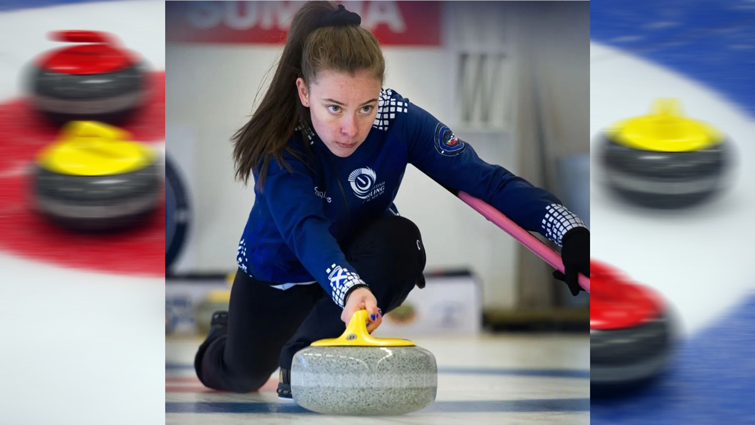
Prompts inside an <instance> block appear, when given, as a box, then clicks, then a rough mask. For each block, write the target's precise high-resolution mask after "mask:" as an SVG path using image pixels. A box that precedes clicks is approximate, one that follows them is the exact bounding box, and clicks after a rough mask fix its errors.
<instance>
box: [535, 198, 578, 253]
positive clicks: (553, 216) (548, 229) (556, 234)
mask: <svg viewBox="0 0 755 425" xmlns="http://www.w3.org/2000/svg"><path fill="white" fill-rule="evenodd" d="M545 210H546V214H545V217H543V230H545V237H546V238H548V239H550V240H552V241H553V242H555V243H556V244H557V245H558V246H561V239H562V238H563V237H564V235H565V234H566V232H568V231H569V230H571V229H573V228H575V227H587V226H585V222H584V221H582V219H580V218H579V217H577V216H576V215H574V214H573V213H572V212H571V211H569V210H567V209H566V207H564V206H563V205H558V204H551V205H548V206H547V207H546V208H545Z"/></svg>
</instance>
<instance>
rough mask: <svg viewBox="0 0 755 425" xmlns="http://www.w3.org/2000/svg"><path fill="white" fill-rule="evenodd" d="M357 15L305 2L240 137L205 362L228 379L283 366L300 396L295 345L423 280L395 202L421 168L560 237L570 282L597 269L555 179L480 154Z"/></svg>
mask: <svg viewBox="0 0 755 425" xmlns="http://www.w3.org/2000/svg"><path fill="white" fill-rule="evenodd" d="M360 22H361V20H360V17H359V16H358V15H357V14H355V13H351V12H349V11H347V10H345V9H344V7H343V6H336V5H335V4H333V3H330V2H310V3H306V4H305V5H304V6H302V8H301V9H300V10H299V11H298V12H297V14H296V15H295V16H294V19H293V21H292V24H291V27H290V30H289V34H288V39H287V41H286V45H285V47H284V49H283V54H282V57H281V59H280V62H279V64H278V66H277V69H276V72H275V74H274V76H273V79H272V81H271V85H270V87H269V88H268V90H267V92H266V94H265V95H264V97H263V98H262V101H261V103H260V105H259V107H258V108H257V110H256V111H255V112H254V114H253V115H252V117H251V119H250V120H249V122H248V123H247V124H246V125H244V126H243V127H242V128H241V129H239V130H238V132H237V133H236V134H235V135H234V138H233V141H234V160H235V164H236V177H237V178H238V179H239V180H241V181H243V182H245V183H246V182H248V180H249V178H250V176H251V177H253V178H254V181H255V188H254V193H255V201H254V206H253V207H252V210H251V213H250V215H249V219H248V221H247V224H246V227H245V229H244V232H243V236H242V238H241V241H240V243H239V247H238V255H237V262H238V266H239V270H238V272H237V274H236V279H235V281H234V284H233V287H232V291H231V300H230V306H229V310H228V312H217V313H215V314H214V315H213V318H212V327H211V331H210V333H209V334H208V336H207V339H206V340H205V341H204V342H203V343H202V345H201V346H200V348H199V350H198V352H197V355H196V358H195V369H196V372H197V375H198V377H199V379H200V380H201V381H202V383H203V384H204V385H205V386H207V387H209V388H214V389H217V390H223V391H233V392H249V391H254V390H257V389H258V388H260V387H261V386H262V385H263V384H265V382H266V381H267V380H268V378H269V377H270V375H271V374H272V373H273V372H274V371H275V369H276V368H278V367H280V369H281V373H280V379H281V382H280V384H279V386H278V394H279V396H280V397H283V398H290V397H291V392H290V385H289V383H290V376H289V370H290V368H291V362H292V359H293V356H294V354H295V353H296V352H297V351H298V350H300V349H302V348H304V347H307V346H308V345H309V344H310V343H312V342H313V341H316V340H319V339H323V338H334V337H337V336H338V335H340V334H341V333H343V331H344V328H345V325H346V324H347V323H348V322H349V320H350V318H351V316H352V314H353V313H354V312H355V311H357V310H359V309H366V310H367V311H368V312H369V315H370V322H369V323H368V330H369V331H373V330H375V329H376V328H377V327H378V326H380V323H381V321H382V315H383V313H387V312H389V311H391V310H392V309H394V308H396V307H398V306H399V305H400V304H401V302H402V301H404V299H405V298H406V297H407V295H408V294H409V292H410V291H411V290H412V289H413V288H414V286H415V285H416V286H419V287H424V280H423V278H422V271H423V269H424V266H425V258H426V257H425V248H424V246H423V244H422V237H421V235H420V231H419V229H418V228H417V226H416V225H415V224H414V223H412V222H411V221H410V220H408V219H406V218H404V217H401V216H400V215H399V214H398V211H397V209H396V207H395V205H394V204H393V200H394V198H395V197H396V194H397V192H398V189H399V186H400V184H401V180H402V178H403V176H404V171H405V169H406V167H407V165H408V164H412V165H414V166H415V167H417V168H418V169H419V170H421V171H422V172H423V173H425V174H426V175H428V176H429V177H430V178H432V179H434V180H435V181H437V182H438V183H439V184H441V185H443V186H445V187H447V188H449V189H451V190H456V191H465V192H467V193H469V194H470V195H472V196H474V197H477V198H480V199H482V200H484V201H486V202H487V203H489V204H491V205H492V206H494V207H495V208H497V209H498V210H500V211H501V212H503V213H504V214H506V215H507V216H508V217H509V218H511V219H512V220H514V221H515V222H516V223H518V224H519V225H520V226H522V227H524V228H525V229H527V230H530V231H537V232H539V233H541V234H542V235H544V236H545V237H547V238H548V239H550V240H552V241H554V242H555V243H556V244H558V245H560V246H562V250H561V252H562V259H563V262H564V266H565V273H564V274H560V273H558V272H557V277H558V278H559V279H561V280H565V281H566V283H567V284H568V285H569V288H570V289H571V291H572V293H573V294H574V295H576V294H577V293H578V292H579V290H580V289H581V288H580V287H579V285H578V283H577V275H578V273H583V274H585V275H588V276H589V267H590V259H589V257H590V255H589V246H590V233H589V231H588V230H587V228H586V227H585V225H584V223H583V222H582V220H580V219H579V218H578V217H576V216H575V215H574V214H572V213H571V212H569V211H568V210H567V209H566V208H565V207H564V206H563V205H561V202H560V201H559V200H558V199H557V198H556V197H554V196H553V195H552V194H550V193H548V192H546V191H545V190H542V189H539V188H537V187H534V186H532V185H531V184H529V183H528V182H527V181H525V180H523V179H522V178H519V177H517V176H515V175H513V174H512V173H510V172H509V171H507V170H505V169H504V168H502V167H500V166H497V165H491V164H488V163H486V162H484V161H483V160H481V159H480V158H479V157H478V156H477V154H476V153H475V151H474V149H473V148H472V146H470V145H469V144H468V143H466V142H464V141H462V140H459V139H458V138H457V137H455V136H454V134H453V132H452V131H451V130H450V129H449V128H448V127H446V126H445V125H444V124H443V123H441V122H439V121H438V120H437V119H436V118H434V117H433V116H432V115H430V114H429V113H428V112H426V111H424V110H423V109H422V108H420V107H418V106H417V105H414V104H413V103H411V102H410V101H409V100H408V99H406V98H404V97H402V96H401V95H400V94H398V93H397V92H395V91H393V90H391V89H387V88H382V84H383V78H384V74H385V62H384V59H383V55H382V52H381V50H380V46H379V45H378V42H377V40H376V39H375V37H374V36H373V35H372V34H371V33H370V32H369V31H368V30H366V29H364V28H362V27H361V26H360Z"/></svg>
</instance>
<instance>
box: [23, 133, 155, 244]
mask: <svg viewBox="0 0 755 425" xmlns="http://www.w3.org/2000/svg"><path fill="white" fill-rule="evenodd" d="M129 138H130V135H129V133H128V132H126V131H125V130H122V129H120V128H118V127H114V126H111V125H107V124H103V123H99V122H95V121H71V122H69V123H67V124H66V125H65V126H64V127H63V128H62V130H61V132H60V134H59V136H58V139H57V140H56V141H55V142H53V143H51V144H50V145H48V146H47V147H45V148H43V149H42V150H41V151H40V152H39V154H38V155H37V157H36V160H35V164H34V173H33V190H34V201H35V207H36V209H37V210H39V211H40V212H42V213H44V214H45V215H47V216H48V217H50V218H51V219H52V220H53V221H55V222H57V223H59V224H60V225H62V226H64V227H67V228H69V229H73V230H84V231H102V230H115V229H121V228H125V227H129V226H132V225H134V224H136V223H138V222H139V221H141V220H142V219H143V218H144V217H145V216H146V215H148V214H149V213H150V212H151V211H152V210H153V209H154V208H155V206H156V204H157V202H158V200H159V195H160V184H161V178H160V171H159V166H158V164H157V161H158V159H159V155H158V153H157V152H156V151H155V150H154V149H153V148H151V147H150V146H149V145H146V144H144V143H140V142H135V141H129V140H128V139H129Z"/></svg>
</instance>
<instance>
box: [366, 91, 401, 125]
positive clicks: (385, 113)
mask: <svg viewBox="0 0 755 425" xmlns="http://www.w3.org/2000/svg"><path fill="white" fill-rule="evenodd" d="M393 94H394V92H393V90H391V89H382V90H380V99H378V111H377V115H376V116H375V122H374V123H373V124H372V126H373V127H375V128H377V129H378V130H382V131H388V128H390V125H391V123H392V122H393V121H394V120H395V119H396V114H405V113H407V112H409V109H408V108H409V101H408V100H401V99H403V98H401V99H396V96H394V95H393Z"/></svg>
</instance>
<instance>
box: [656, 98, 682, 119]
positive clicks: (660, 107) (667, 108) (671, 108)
mask: <svg viewBox="0 0 755 425" xmlns="http://www.w3.org/2000/svg"><path fill="white" fill-rule="evenodd" d="M650 113H651V114H652V115H666V116H672V117H681V116H683V115H684V113H683V112H682V104H681V102H680V101H679V99H677V98H675V97H660V98H657V99H655V101H654V102H653V107H652V109H651V111H650Z"/></svg>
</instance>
